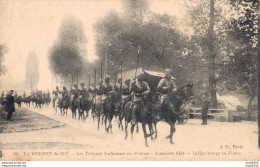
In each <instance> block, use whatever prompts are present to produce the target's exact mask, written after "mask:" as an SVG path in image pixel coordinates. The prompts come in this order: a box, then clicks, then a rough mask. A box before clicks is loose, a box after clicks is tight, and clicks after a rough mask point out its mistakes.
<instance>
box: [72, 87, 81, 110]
mask: <svg viewBox="0 0 260 167" xmlns="http://www.w3.org/2000/svg"><path fill="white" fill-rule="evenodd" d="M70 93H71V94H72V95H73V97H72V102H71V106H72V110H76V108H77V105H78V104H77V100H78V98H79V95H80V90H79V89H78V85H77V84H74V89H71V90H70Z"/></svg>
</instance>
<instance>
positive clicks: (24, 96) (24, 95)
mask: <svg viewBox="0 0 260 167" xmlns="http://www.w3.org/2000/svg"><path fill="white" fill-rule="evenodd" d="M25 98H26V93H25V91H24V92H23V99H25Z"/></svg>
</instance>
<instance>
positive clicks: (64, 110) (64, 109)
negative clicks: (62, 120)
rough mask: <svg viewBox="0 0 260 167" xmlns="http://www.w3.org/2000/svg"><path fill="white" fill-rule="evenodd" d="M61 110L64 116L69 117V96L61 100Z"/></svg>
mask: <svg viewBox="0 0 260 167" xmlns="http://www.w3.org/2000/svg"><path fill="white" fill-rule="evenodd" d="M59 108H60V113H61V114H62V115H65V114H66V116H67V112H68V108H69V96H66V97H64V98H62V99H59Z"/></svg>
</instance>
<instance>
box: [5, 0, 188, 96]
mask: <svg viewBox="0 0 260 167" xmlns="http://www.w3.org/2000/svg"><path fill="white" fill-rule="evenodd" d="M149 4H150V9H151V10H152V11H153V12H155V13H160V14H164V13H167V14H170V15H174V16H177V17H178V19H179V20H182V18H183V15H184V12H183V8H182V7H181V5H183V0H154V1H152V0H150V1H149ZM110 10H115V11H117V12H118V13H122V11H123V9H122V4H121V1H120V0H102V1H101V0H74V1H70V0H0V44H4V45H5V46H6V47H7V48H8V52H7V53H6V54H5V55H4V61H3V65H4V66H5V67H6V68H7V73H6V74H5V75H4V76H1V82H0V84H1V85H0V89H3V90H10V89H15V90H18V93H19V92H20V93H21V92H23V88H24V79H25V63H26V60H27V56H28V55H29V52H31V51H34V52H35V53H36V55H37V56H38V59H39V62H40V65H39V66H40V79H39V84H38V89H43V90H47V89H52V88H54V87H55V86H56V84H57V83H56V81H55V79H53V76H52V74H51V72H50V71H49V68H48V66H49V63H48V50H49V48H50V47H51V46H52V45H53V43H54V41H55V40H56V39H57V35H58V29H59V27H60V24H61V21H62V19H63V17H64V15H66V14H72V15H74V16H75V17H76V18H78V19H80V20H81V21H82V23H83V25H84V28H85V34H86V37H87V40H88V42H87V44H86V49H87V52H88V54H87V56H86V57H85V58H86V59H87V60H89V61H92V60H93V59H94V58H95V57H96V56H95V31H94V29H93V25H94V24H95V23H96V22H97V21H98V20H99V19H100V18H102V17H104V16H105V14H106V13H107V12H109V11H110Z"/></svg>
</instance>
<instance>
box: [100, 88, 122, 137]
mask: <svg viewBox="0 0 260 167" xmlns="http://www.w3.org/2000/svg"><path fill="white" fill-rule="evenodd" d="M117 100H118V99H117V96H116V93H115V92H113V93H110V94H109V95H108V97H106V98H104V99H103V100H102V101H103V111H104V116H105V129H106V131H107V132H108V133H109V130H110V133H112V120H113V117H114V115H115V109H116V101H117ZM107 120H108V124H109V125H108V127H106V123H107Z"/></svg>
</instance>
